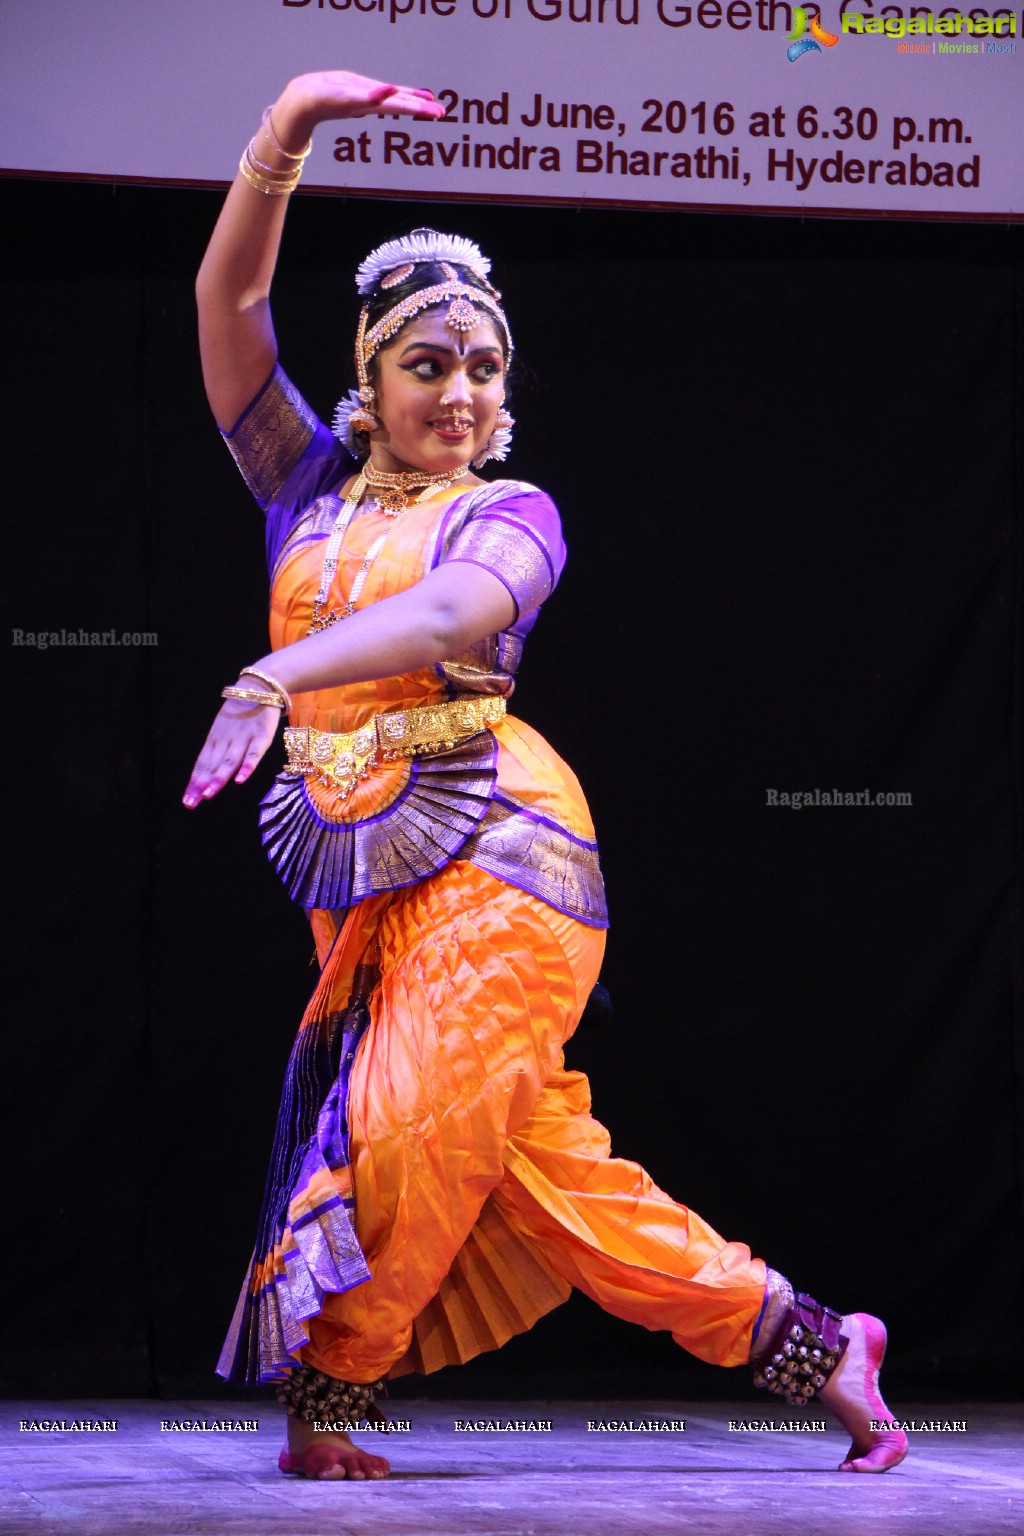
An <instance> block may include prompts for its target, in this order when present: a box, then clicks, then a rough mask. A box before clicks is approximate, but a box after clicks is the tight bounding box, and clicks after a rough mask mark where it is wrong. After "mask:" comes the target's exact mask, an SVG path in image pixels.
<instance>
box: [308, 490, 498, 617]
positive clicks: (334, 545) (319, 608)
mask: <svg viewBox="0 0 1024 1536" xmlns="http://www.w3.org/2000/svg"><path fill="white" fill-rule="evenodd" d="M468 469H469V465H468V464H460V465H459V466H458V468H456V469H445V470H441V471H439V472H438V473H436V474H433V475H431V474H427V473H426V471H425V470H419V469H403V470H400V471H398V472H397V473H395V472H393V471H388V470H384V469H374V467H373V465H372V464H370V463H366V464H364V465H363V467H362V469H361V470H360V471H359V473H358V475H357V476H356V478H355V480H354V482H353V484H352V488H351V490H350V491H349V493H348V495H347V496H346V497H345V501H344V504H343V505H342V508H341V511H340V512H339V513H338V516H337V519H336V520H335V524H334V527H333V528H332V529H331V533H330V537H329V538H328V540H327V549H326V552H325V554H324V566H323V570H322V571H321V573H320V590H319V591H318V592H317V594H316V600H315V601H314V603H313V616H312V618H311V619H310V622H309V633H310V634H311V635H316V634H319V632H320V631H321V630H324V629H329V628H330V626H331V625H332V624H337V623H338V621H339V620H340V619H348V618H351V616H352V614H353V613H354V612H355V607H356V603H357V602H358V601H359V595H360V593H361V592H362V590H363V588H364V586H365V585H366V578H367V576H368V575H369V573H370V567H371V566H372V564H373V562H374V561H375V560H376V558H377V556H378V555H379V554H380V552H381V550H382V549H383V547H384V544H385V542H386V540H387V537H388V534H389V533H390V532H391V524H392V523H393V522H394V521H395V519H396V518H397V517H400V516H401V514H402V513H403V512H404V511H405V510H406V508H407V507H411V506H413V505H414V504H415V503H417V502H420V501H427V500H428V499H429V498H430V497H431V496H436V495H437V494H438V492H439V491H447V490H448V489H449V488H450V487H451V486H453V485H454V484H455V483H456V481H458V480H461V479H462V477H463V475H464V474H466V473H467V471H468ZM367 486H370V487H371V488H372V489H373V491H374V492H375V500H376V502H377V505H378V507H379V508H380V510H381V511H382V512H383V514H384V516H385V517H386V518H387V519H388V526H387V527H386V528H385V529H384V532H383V533H380V534H378V535H377V537H376V538H375V539H374V541H373V543H372V544H371V545H370V547H369V549H368V550H367V551H366V554H365V555H364V556H363V559H362V563H361V564H360V566H359V569H358V571H357V572H356V576H355V580H354V581H353V583H352V590H351V591H350V592H349V594H348V598H347V600H346V602H345V606H344V607H343V608H342V609H341V610H340V611H339V612H337V613H330V612H329V611H328V608H327V598H328V594H329V592H330V590H331V583H332V582H333V580H334V577H335V573H336V571H337V569H338V555H339V554H340V552H341V542H342V540H343V539H344V537H345V533H346V531H347V529H348V525H349V523H350V522H351V521H352V519H353V517H354V516H355V514H356V508H357V507H358V506H359V503H360V502H361V501H362V499H363V497H364V495H365V494H366V489H367ZM414 492H415V494H414Z"/></svg>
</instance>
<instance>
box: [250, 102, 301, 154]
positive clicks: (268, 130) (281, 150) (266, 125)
mask: <svg viewBox="0 0 1024 1536" xmlns="http://www.w3.org/2000/svg"><path fill="white" fill-rule="evenodd" d="M272 110H273V103H271V105H270V106H269V107H264V109H263V116H262V117H261V119H260V122H261V123H262V124H263V132H264V133H265V134H266V136H267V139H268V141H269V143H270V145H271V148H273V149H276V150H277V152H278V154H279V155H283V156H284V158H285V159H286V160H299V161H302V160H305V158H306V156H307V155H308V154H309V152H310V150H311V149H312V148H313V140H312V139H310V141H309V143H308V144H307V145H306V147H305V149H301V150H300V151H299V153H298V154H297V155H293V154H292V152H291V150H290V149H285V147H284V145H283V144H282V143H281V140H280V139H279V138H278V136H277V134H276V133H275V132H274V125H273V123H272V121H271V118H270V114H271V112H272Z"/></svg>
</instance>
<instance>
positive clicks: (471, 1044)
mask: <svg viewBox="0 0 1024 1536" xmlns="http://www.w3.org/2000/svg"><path fill="white" fill-rule="evenodd" d="M228 442H229V446H230V447H231V449H232V451H233V453H234V454H235V457H236V459H237V460H238V462H239V464H240V467H241V468H242V471H243V473H244V474H245V476H246V479H247V481H248V482H249V484H250V486H251V488H252V489H253V491H254V493H255V495H256V496H257V499H258V500H259V501H260V502H261V504H262V505H263V506H264V508H265V510H266V511H267V516H268V525H267V526H268V557H269V563H270V567H271V572H272V595H271V617H270V625H271V637H272V642H273V645H274V647H275V648H277V647H280V646H282V645H287V644H289V643H290V642H292V641H294V640H298V639H300V638H302V637H303V636H305V634H306V633H307V630H308V627H309V622H310V616H311V613H312V608H313V602H314V597H315V594H316V592H317V588H318V583H319V580H320V575H321V570H322V566H323V558H324V545H325V540H326V538H327V536H328V534H329V531H330V529H331V528H332V527H333V525H334V522H335V520H336V518H337V515H338V511H339V508H340V506H341V496H340V490H341V487H342V486H343V484H344V483H345V482H346V480H347V479H348V478H349V477H350V476H351V475H352V474H353V473H354V471H355V468H356V465H355V463H354V461H353V460H352V459H351V458H350V456H349V455H348V453H347V452H346V450H345V449H344V448H342V447H341V445H340V444H339V443H338V442H336V441H335V439H334V438H333V437H332V436H331V435H330V433H329V432H328V431H327V429H326V428H325V427H324V426H323V425H322V424H321V423H320V422H319V421H318V420H317V419H316V417H315V416H314V415H313V413H312V412H311V411H310V410H309V408H308V406H306V404H305V402H304V401H303V400H302V399H301V397H300V396H298V394H297V393H296V392H295V390H294V388H293V387H292V386H291V385H290V384H289V382H288V380H287V379H286V378H285V376H284V375H283V374H282V373H281V371H280V370H277V371H276V372H275V374H274V375H273V376H272V378H271V379H270V380H269V381H268V383H267V385H266V386H265V387H264V389H263V391H262V392H261V393H260V395H259V396H258V397H257V399H256V400H255V401H254V402H253V404H252V405H251V406H250V407H249V409H248V410H247V412H246V413H245V415H244V416H243V418H242V420H241V421H240V422H239V423H238V425H237V426H236V427H235V428H234V430H233V431H232V433H231V434H229V435H228ZM387 527H388V524H387V523H386V522H385V521H384V518H383V516H382V514H381V513H380V512H379V510H377V509H376V508H375V507H374V506H373V505H372V503H371V504H370V506H369V507H368V508H367V509H366V510H365V511H362V512H360V514H359V515H358V516H356V517H355V518H354V519H353V520H352V522H351V524H350V525H349V527H348V529H347V531H346V533H345V538H344V542H343V544H342V547H341V554H340V557H339V560H338V568H337V573H336V577H335V580H336V583H337V588H338V591H339V592H340V593H342V594H343V595H344V594H347V593H348V592H349V591H350V590H351V586H352V583H353V581H354V579H355V576H356V573H357V571H358V570H359V568H360V565H361V562H363V560H364V557H365V555H366V552H367V550H368V549H369V548H370V546H371V544H372V543H373V542H374V541H375V540H376V539H377V538H378V537H379V535H380V534H381V532H382V530H383V529H385V528H387ZM442 560H469V561H472V562H474V563H477V564H480V565H483V566H485V567H486V568H487V569H488V570H490V571H492V572H493V573H494V574H495V575H496V576H498V578H499V579H500V580H502V581H503V582H504V583H505V585H506V586H507V587H508V590H509V591H510V593H511V594H512V597H513V599H514V600H515V603H516V608H517V616H516V619H515V621H514V623H513V625H512V627H511V628H510V629H509V630H508V631H507V632H506V633H504V634H502V635H497V636H492V637H489V638H488V639H486V640H484V641H481V642H479V643H478V644H477V645H475V646H473V647H472V648H471V650H470V651H469V652H468V653H467V654H466V655H464V656H460V657H455V658H452V659H451V660H449V661H447V662H444V663H441V664H439V665H437V666H435V667H425V668H423V669H421V670H420V671H418V672H416V673H413V674H410V675H408V676H403V677H392V678H384V679H380V680H378V681H376V682H370V683H360V684H355V685H350V686H346V687H344V688H337V689H332V690H326V691H322V692H319V693H304V694H301V695H299V696H298V697H297V699H296V707H295V710H294V712H293V716H292V726H293V728H298V730H299V732H300V735H301V732H302V730H303V728H306V727H309V728H311V729H312V730H314V731H320V732H325V733H332V734H334V735H336V734H338V733H359V732H360V731H361V730H362V729H363V728H364V727H367V728H371V729H372V728H373V722H374V720H375V717H379V716H380V715H382V714H385V715H387V716H388V719H389V720H391V719H394V718H399V717H398V712H400V711H410V712H411V711H412V710H413V709H416V708H419V707H422V706H424V705H436V704H442V703H445V702H446V701H453V700H481V699H483V700H494V699H506V698H507V697H508V696H509V695H510V694H511V692H512V689H513V687H514V678H515V673H516V670H517V667H518V664H519V660H520V655H521V652H522V647H523V641H524V639H525V637H526V635H527V634H528V632H529V630H530V628H531V627H532V625H533V623H534V621H535V619H536V615H537V612H538V609H539V607H540V605H541V603H542V602H543V601H544V600H545V599H546V598H547V596H548V595H549V593H550V592H551V590H552V588H553V587H554V585H555V583H556V581H557V579H558V575H559V573H560V570H561V566H562V563H563V560H564V550H563V546H562V541H561V534H560V529H559V523H558V516H557V513H556V512H555V509H554V507H553V505H552V503H551V502H550V500H549V499H548V498H547V497H546V496H545V495H543V493H542V492H539V491H537V490H536V489H535V488H534V487H532V486H526V485H523V484H520V483H518V482H513V481H496V482H493V483H491V484H489V485H486V486H482V487H477V488H476V489H475V490H473V491H470V492H468V493H466V492H462V493H461V494H460V493H457V492H455V491H449V492H446V493H444V494H443V495H441V496H435V497H434V498H432V499H431V500H429V501H425V502H423V503H420V504H414V505H413V506H411V507H410V508H408V510H407V511H406V512H405V513H404V514H403V515H402V517H401V518H400V519H398V520H397V521H396V522H395V523H394V524H393V526H391V527H390V531H389V532H388V536H387V540H386V542H385V544H384V545H383V546H382V547H381V550H380V553H379V555H378V557H377V558H376V559H375V560H374V562H373V564H372V567H371V568H370V571H369V574H368V576H367V579H366V585H365V588H364V589H363V591H362V593H361V596H360V601H359V606H364V605H366V604H369V603H372V602H376V601H381V600H383V599H386V598H387V597H389V596H391V595H392V594H394V593H396V592H399V591H402V590H404V589H405V588H407V587H409V586H410V585H412V584H413V583H415V582H416V581H418V580H419V579H421V577H422V576H423V575H424V574H425V573H426V572H427V571H429V570H430V569H432V568H433V567H434V566H436V565H437V564H438V563H439V562H440V561H442ZM310 740H312V738H311V737H310ZM261 823H262V827H263V835H264V841H265V843H266V845H267V848H268V852H269V853H270V856H271V858H272V859H273V861H274V863H275V864H276V866H277V868H278V869H279V871H280V873H281V874H282V876H283V878H284V879H285V882H286V884H287V886H288V888H289V891H290V893H291V894H292V896H293V898H294V899H296V900H298V901H300V902H301V903H302V904H303V905H304V906H305V907H306V908H307V909H308V910H309V914H310V921H311V923H312V927H313V933H314V936H315V940H316V944H317V950H318V955H319V959H320V964H321V968H322V969H321V973H320V979H319V983H318V985H317V987H316V990H315V992H314V994H313V997H312V999H311V1001H310V1004H309V1006H308V1008H307V1010H306V1013H305V1016H304V1018H303V1020H302V1025H301V1028H300V1030H299V1034H298V1038H297V1040H296V1043H295V1047H294V1049H293V1052H292V1056H291V1059H290V1062H289V1067H288V1073H287V1076H286V1081H285V1088H284V1093H283V1096H282V1102H281V1111H280V1116H279V1120H278V1128H277V1135H276V1139H275V1145H274V1151H273V1157H272V1162H271V1169H270V1175H269V1179H268V1187H267V1194H266V1198H265V1202H264V1208H263V1212H262V1215H261V1220H260V1231H259V1236H258V1240H257V1246H256V1251H255V1254H254V1256H253V1261H252V1264H251V1266H250V1270H249V1273H248V1276H247V1277H246V1281H245V1284H244V1286H243V1289H242V1293H241V1296H240V1298H239V1303H238V1307H237V1309H236V1313H235V1317H234V1320H233V1323H232V1327H231V1331H230V1333H229V1335H228V1338H227V1340H226V1342H225V1346H224V1351H223V1354H222V1357H221V1361H220V1365H219V1370H220V1371H221V1373H222V1374H223V1375H226V1376H230V1377H232V1378H234V1379H244V1380H246V1381H249V1382H258V1381H269V1380H275V1379H280V1378H281V1377H283V1376H285V1375H286V1374H287V1373H288V1372H289V1371H290V1370H291V1369H292V1368H294V1367H295V1366H296V1365H297V1364H299V1363H300V1361H301V1362H304V1363H307V1364H310V1365H313V1366H315V1367H316V1368H317V1369H319V1370H322V1371H324V1372H326V1373H327V1374H328V1375H330V1376H332V1377H336V1378H340V1379H342V1380H346V1381H353V1382H370V1381H373V1380H374V1379H376V1378H377V1377H379V1376H383V1375H386V1374H390V1375H391V1376H396V1375H399V1374H402V1373H404V1372H407V1371H434V1370H438V1369H440V1367H442V1366H445V1365H450V1364H454V1363H457V1362H460V1361H464V1360H468V1359H470V1358H472V1357H473V1356H474V1355H476V1354H479V1353H480V1352H481V1351H483V1350H487V1349H493V1348H496V1347H497V1346H499V1345H501V1344H503V1343H504V1342H505V1341H506V1340H507V1339H509V1338H510V1337H511V1336H512V1335H513V1334H516V1333H519V1332H521V1331H522V1330H524V1329H526V1328H529V1327H530V1326H531V1325H532V1324H533V1323H534V1322H535V1321H536V1320H537V1319H538V1318H539V1317H541V1316H542V1315H543V1314H544V1313H546V1312H548V1311H549V1310H550V1309H551V1308H553V1307H555V1306H557V1305H558V1304H559V1303H560V1302H562V1301H564V1300H565V1299H566V1297H567V1296H568V1294H569V1291H570V1289H571V1288H572V1287H573V1286H578V1287H579V1288H580V1289H581V1290H583V1291H584V1292H585V1293H586V1294H587V1295H589V1296H591V1297H593V1298H594V1300H596V1301H597V1302H598V1303H599V1304H600V1305H601V1306H602V1307H605V1308H606V1309H607V1310H609V1311H611V1312H614V1313H615V1314H616V1315H617V1316H620V1317H623V1318H627V1319H630V1320H632V1321H635V1322H638V1323H642V1324H644V1325H645V1326H646V1327H648V1328H657V1329H667V1330H669V1331H670V1332H671V1333H672V1335H673V1337H674V1338H675V1339H676V1340H677V1341H678V1342H679V1343H680V1344H682V1345H683V1346H684V1347H685V1348H686V1349H688V1350H690V1351H692V1352H693V1353H694V1354H696V1355H699V1356H700V1357H701V1358H703V1359H705V1360H709V1361H713V1362H717V1363H719V1364H723V1365H734V1364H740V1363H743V1362H746V1361H747V1360H748V1359H749V1356H750V1350H751V1341H752V1337H753V1334H754V1331H755V1327H757V1326H758V1320H759V1318H760V1319H761V1320H762V1322H763V1323H765V1324H766V1325H767V1326H769V1327H770V1326H771V1320H772V1316H773V1313H774V1312H775V1311H777V1310H779V1308H780V1307H782V1306H783V1303H782V1301H781V1300H780V1297H781V1294H782V1291H781V1287H777V1286H776V1284H775V1282H776V1279H777V1277H776V1276H775V1274H774V1272H773V1271H771V1270H767V1269H766V1266H765V1264H764V1263H763V1262H762V1261H761V1260H759V1259H753V1258H752V1257H751V1255H750V1252H749V1250H748V1249H747V1248H746V1247H745V1246H744V1245H742V1244H739V1243H727V1242H725V1241H724V1240H723V1239H722V1238H721V1237H719V1236H718V1234H717V1233H716V1232H715V1231H713V1230H712V1228H710V1227H709V1226H708V1225H707V1224H706V1223H705V1222H704V1221H702V1220H701V1219H700V1217H698V1216H697V1215H695V1214H694V1213H693V1212H692V1211H689V1210H687V1209H686V1208H685V1207H683V1206H681V1205H679V1204H677V1203H676V1202H675V1201H673V1200H672V1199H670V1198H669V1196H668V1195H666V1194H665V1193H663V1192H662V1191H661V1190H660V1189H658V1188H657V1187H656V1186H655V1185H654V1184H653V1183H652V1181H651V1180H650V1178H649V1177H648V1175H647V1174H646V1173H645V1172H644V1171H643V1169H642V1168H640V1167H638V1166H637V1165H636V1164H634V1163H631V1162H627V1161H624V1160H623V1159H621V1158H614V1157H612V1156H611V1150H610V1144H609V1138H608V1134H607V1132H606V1131H605V1130H604V1128H603V1127H602V1126H601V1125H600V1124H598V1122H597V1121H596V1120H594V1119H593V1118H592V1116H591V1114H590V1095H589V1089H588V1085H587V1081H586V1078H585V1077H584V1076H583V1075H582V1074H581V1073H579V1072H574V1071H568V1070H566V1068H565V1065H564V1060H563V1054H562V1051H563V1047H564V1045H565V1042H566V1040H567V1039H568V1038H569V1036H570V1035H571V1034H572V1032H573V1030H574V1029H575V1027H576V1024H577V1022H578V1020H579V1017H580V1015H581V1013H582V1011H583V1008H584V1005H585V1003H586V1001H587V998H588V996H589V994H590V991H591V989H592V987H593V986H594V984H595V982H596V980H597V976H598V971H599V969H600V965H601V959H602V954H603V951H604V941H605V932H604V930H605V928H606V926H607V916H606V909H605V902H604V888H603V884H602V880H601V874H600V868H599V864H598V858H597V846H596V843H595V839H594V829H593V826H592V825H591V821H590V816H589V813H588V810H587V806H586V802H585V800H584V798H583V795H582V792H581V790H580V787H579V784H578V783H577V780H576V778H575V776H574V775H573V773H572V772H571V770H570V769H569V768H568V767H567V766H566V764H565V763H563V762H562V761H561V759H560V758H559V757H558V756H557V755H556V754H555V753H554V752H553V751H552V749H551V748H550V747H549V746H548V745H547V743H546V742H545V741H544V740H543V739H542V738H541V737H540V736H538V735H537V733H536V732H535V731H533V730H531V728H530V727H529V726H528V725H525V724H524V723H523V722H522V721H520V720H517V719H515V718H513V717H512V716H511V715H508V714H504V715H503V716H502V717H501V718H495V719H494V720H493V723H491V724H490V725H489V726H488V727H487V728H484V729H482V730H479V731H476V732H475V733H474V734H472V735H470V736H468V737H465V738H464V739H462V740H459V741H457V742H456V743H455V744H454V745H452V746H450V747H442V748H441V749H440V750H438V751H436V752H432V753H429V754H426V755H420V756H415V757H410V758H398V759H395V760H390V761H385V760H381V761H375V762H372V763H371V765H370V766H369V768H368V770H367V771H366V772H364V774H363V776H362V777H360V778H359V779H358V782H356V783H355V785H354V787H350V786H345V787H344V788H339V787H338V784H337V782H336V780H332V778H331V776H330V774H329V773H327V774H320V775H318V774H317V773H314V772H306V773H299V772H292V773H291V774H285V775H282V776H281V777H280V778H279V779H278V781H277V783H276V784H275V787H274V789H273V790H272V791H271V792H270V794H269V795H268V796H267V798H266V799H265V801H264V803H263V807H262V811H261ZM370 954H373V955H374V956H375V959H376V963H377V965H378V967H379V972H380V980H379V984H378V985H377V986H376V987H375V989H374V991H373V994H372V997H371V998H370V1001H369V1009H368V1013H367V1012H366V1011H365V1010H364V1011H362V1013H361V1014H360V1012H359V1011H358V1010H354V1011H352V1010H350V1011H346V1010H347V1009H348V1004H349V1001H350V995H351V993H352V990H353V978H354V976H355V973H356V969H357V967H358V966H360V964H361V963H362V962H364V961H365V960H366V958H367V956H368V955H370ZM762 1313H763V1314H764V1315H763V1317H762Z"/></svg>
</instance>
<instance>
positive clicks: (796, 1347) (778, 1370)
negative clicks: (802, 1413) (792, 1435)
mask: <svg viewBox="0 0 1024 1536" xmlns="http://www.w3.org/2000/svg"><path fill="white" fill-rule="evenodd" d="M842 1320H843V1318H842V1313H841V1312H833V1311H832V1309H831V1308H830V1307H826V1306H823V1305H822V1304H821V1302H819V1301H815V1300H814V1297H813V1296H805V1295H803V1294H801V1295H799V1296H797V1297H795V1299H794V1301H793V1303H792V1305H791V1306H789V1307H787V1309H786V1311H785V1313H784V1315H783V1317H782V1319H781V1321H780V1323H779V1326H778V1327H777V1329H776V1330H775V1332H774V1333H773V1335H772V1337H771V1340H770V1342H769V1343H768V1344H767V1345H766V1346H765V1348H764V1349H763V1350H761V1351H759V1352H758V1354H757V1355H756V1357H755V1358H754V1359H752V1360H751V1362H750V1364H751V1367H752V1368H753V1372H754V1386H755V1387H767V1388H768V1391H769V1392H777V1393H779V1394H780V1395H781V1396H782V1397H784V1398H785V1399H786V1402H787V1403H790V1404H791V1405H792V1406H793V1407H794V1408H799V1406H800V1405H801V1403H809V1402H810V1401H811V1399H812V1398H813V1397H816V1396H817V1395H818V1393H819V1392H820V1391H821V1389H822V1387H823V1386H825V1385H826V1383H827V1382H828V1379H829V1377H830V1376H831V1375H832V1372H833V1371H834V1370H835V1368H836V1366H837V1365H838V1364H839V1362H840V1360H841V1359H842V1358H843V1355H844V1354H845V1353H846V1346H847V1344H848V1343H849V1340H848V1339H847V1338H846V1336H845V1335H844V1334H841V1333H840V1331H839V1327H840V1324H841V1323H842Z"/></svg>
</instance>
